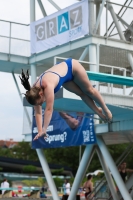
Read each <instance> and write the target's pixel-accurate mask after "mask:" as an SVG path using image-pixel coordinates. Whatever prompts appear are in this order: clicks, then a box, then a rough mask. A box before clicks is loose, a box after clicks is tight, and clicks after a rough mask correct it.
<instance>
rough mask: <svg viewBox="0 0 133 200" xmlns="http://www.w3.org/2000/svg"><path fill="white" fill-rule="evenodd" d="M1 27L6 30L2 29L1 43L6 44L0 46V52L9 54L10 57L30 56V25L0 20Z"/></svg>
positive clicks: (0, 34)
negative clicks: (13, 55)
mask: <svg viewBox="0 0 133 200" xmlns="http://www.w3.org/2000/svg"><path fill="white" fill-rule="evenodd" d="M1 26H2V27H5V29H3V28H1V29H0V42H1V44H4V45H1V46H0V52H3V53H7V54H9V56H10V54H15V55H22V56H26V57H28V56H30V26H29V24H23V23H17V22H11V21H6V20H0V27H1ZM4 30H6V31H4ZM26 32H27V34H25V33H26ZM14 46H15V48H14ZM17 47H18V48H17ZM22 49H23V50H22Z"/></svg>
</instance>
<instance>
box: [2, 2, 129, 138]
mask: <svg viewBox="0 0 133 200" xmlns="http://www.w3.org/2000/svg"><path fill="white" fill-rule="evenodd" d="M76 2H77V1H76V0H63V1H62V0H55V3H57V5H58V6H59V7H61V8H65V7H67V6H69V5H71V4H74V3H76ZM114 2H116V3H120V4H122V3H123V2H125V1H124V0H117V1H114ZM42 3H43V4H44V3H45V8H46V12H47V14H48V15H50V14H52V13H54V12H56V11H57V10H56V9H55V8H54V7H53V6H52V5H51V4H50V3H49V2H48V0H42ZM29 6H30V0H19V1H18V0H0V20H6V21H12V22H18V23H23V24H30V7H29ZM132 6H133V5H132ZM114 9H115V12H116V13H117V12H118V11H119V9H120V7H119V6H114ZM131 12H132V10H129V11H128V12H127V13H126V14H125V15H124V17H125V20H127V18H128V23H130V22H131V21H132V14H131ZM105 14H106V10H105V9H104V12H103V14H102V20H101V30H102V33H104V32H105V24H106V23H105ZM41 18H43V15H42V13H41V10H40V8H39V6H38V3H37V0H36V20H39V19H41ZM108 20H109V24H110V23H111V21H112V19H111V16H110V14H109V18H108ZM0 35H6V36H8V35H9V24H8V23H3V22H1V21H0ZM12 35H13V36H14V37H15V36H17V35H19V36H20V37H21V38H23V39H30V34H29V31H28V30H27V29H26V30H25V31H21V29H20V28H18V27H15V26H14V27H13V28H12ZM7 45H8V44H7V40H5V39H4V38H1V37H0V52H5V51H6V48H7ZM21 45H23V44H19V45H17V46H16V45H15V44H14V47H12V51H14V52H15V51H16V49H17V48H18V49H17V50H18V51H21V48H20V47H21ZM13 48H14V49H13ZM25 48H27V49H26V51H25V52H26V53H27V54H28V53H30V50H29V47H28V46H27V44H26V45H25ZM20 53H23V52H20ZM15 76H16V79H17V81H18V84H19V87H20V90H21V92H25V90H24V89H23V87H22V86H21V84H20V81H19V78H18V75H15ZM19 95H20V94H18V91H17V89H16V86H15V83H14V80H13V77H12V74H9V73H3V72H0V140H9V139H13V140H17V141H19V140H22V139H23V138H24V137H23V135H22V133H23V106H22V103H21V100H20V96H19Z"/></svg>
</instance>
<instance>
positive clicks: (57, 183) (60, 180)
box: [54, 177, 64, 188]
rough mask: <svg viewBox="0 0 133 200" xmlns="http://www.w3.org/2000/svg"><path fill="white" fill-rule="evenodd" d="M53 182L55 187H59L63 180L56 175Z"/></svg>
mask: <svg viewBox="0 0 133 200" xmlns="http://www.w3.org/2000/svg"><path fill="white" fill-rule="evenodd" d="M54 182H55V185H56V187H57V188H59V187H62V185H63V183H64V180H63V179H61V178H59V177H56V178H54Z"/></svg>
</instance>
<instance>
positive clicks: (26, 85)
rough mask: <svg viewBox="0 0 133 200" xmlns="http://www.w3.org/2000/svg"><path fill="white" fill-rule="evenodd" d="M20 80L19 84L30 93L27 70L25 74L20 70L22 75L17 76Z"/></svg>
mask: <svg viewBox="0 0 133 200" xmlns="http://www.w3.org/2000/svg"><path fill="white" fill-rule="evenodd" d="M19 78H20V80H21V84H22V85H23V86H24V88H25V89H26V90H28V91H30V89H31V86H30V83H29V81H28V79H29V71H28V70H27V72H26V73H24V71H23V69H22V73H21V76H19Z"/></svg>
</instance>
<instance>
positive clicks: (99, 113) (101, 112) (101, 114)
mask: <svg viewBox="0 0 133 200" xmlns="http://www.w3.org/2000/svg"><path fill="white" fill-rule="evenodd" d="M97 114H98V116H99V117H100V118H101V119H102V120H103V121H105V122H106V121H107V118H106V116H105V115H104V114H103V110H102V108H100V107H98V113H97Z"/></svg>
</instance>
